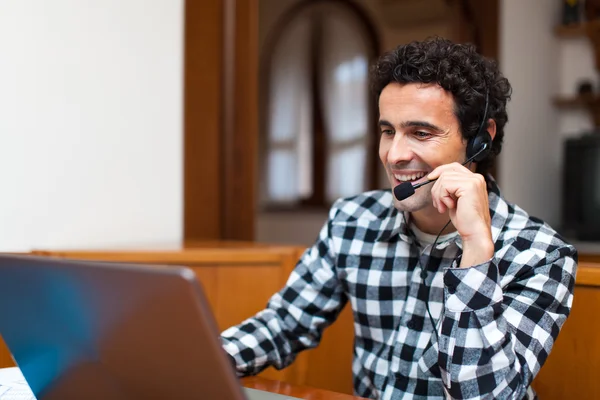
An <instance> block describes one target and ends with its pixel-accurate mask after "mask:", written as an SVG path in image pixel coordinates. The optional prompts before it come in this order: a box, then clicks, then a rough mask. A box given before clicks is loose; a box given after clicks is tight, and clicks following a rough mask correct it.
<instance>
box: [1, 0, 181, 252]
mask: <svg viewBox="0 0 600 400" xmlns="http://www.w3.org/2000/svg"><path fill="white" fill-rule="evenodd" d="M182 14H183V2H182V0H153V1H146V0H87V1H80V0H53V1H47V0H7V1H6V0H5V1H2V2H1V3H0V88H1V89H0V188H1V189H0V190H1V192H0V251H22V250H29V249H31V248H98V247H103V248H107V247H125V246H129V247H131V246H137V245H142V246H144V245H151V244H167V243H169V244H170V243H176V242H179V241H180V240H181V236H182V133H181V131H182V98H181V97H182V54H183V53H182V40H183V39H182V26H183V18H182V16H183V15H182Z"/></svg>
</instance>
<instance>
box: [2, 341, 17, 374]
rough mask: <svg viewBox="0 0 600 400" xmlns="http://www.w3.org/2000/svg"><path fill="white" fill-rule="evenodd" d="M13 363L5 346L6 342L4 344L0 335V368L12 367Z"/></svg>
mask: <svg viewBox="0 0 600 400" xmlns="http://www.w3.org/2000/svg"><path fill="white" fill-rule="evenodd" d="M14 365H15V363H14V362H13V360H12V357H11V356H10V353H9V352H8V349H7V348H6V344H4V340H2V337H1V336H0V368H6V367H13V366H14Z"/></svg>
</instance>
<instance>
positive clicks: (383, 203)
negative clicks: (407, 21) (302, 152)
mask: <svg viewBox="0 0 600 400" xmlns="http://www.w3.org/2000/svg"><path fill="white" fill-rule="evenodd" d="M372 81H373V88H374V91H375V93H376V95H377V97H378V104H379V114H380V119H379V127H380V133H381V137H380V145H379V156H380V158H381V162H382V163H383V165H384V167H385V169H386V171H387V176H388V179H389V181H390V183H391V186H392V187H393V188H396V187H399V190H398V189H397V190H396V191H395V193H396V195H397V197H398V198H395V197H394V195H393V194H392V192H391V191H389V190H385V191H372V192H367V193H363V194H360V195H358V196H355V197H353V198H349V199H342V200H338V201H337V202H336V203H335V204H334V205H333V206H332V208H331V211H330V213H329V218H328V221H327V223H326V224H325V225H324V226H323V228H322V230H321V232H320V235H319V238H318V240H317V242H316V243H315V245H314V246H313V247H311V248H309V249H308V250H307V251H306V252H305V253H304V255H303V256H302V258H301V259H300V261H299V262H298V264H297V266H296V268H295V270H294V271H293V273H292V275H291V276H290V278H289V280H288V282H287V284H286V286H285V287H284V288H283V289H282V290H281V291H280V292H279V293H277V294H275V295H274V296H273V297H272V298H271V299H270V301H269V303H268V306H267V308H266V309H265V310H263V311H261V312H260V313H258V314H257V315H256V316H254V317H253V318H250V319H248V320H246V321H244V322H242V323H241V324H240V325H238V326H235V327H232V328H229V329H228V330H226V331H225V332H223V333H222V340H223V346H224V349H225V350H226V351H227V352H228V353H229V354H230V356H231V357H232V359H233V360H234V362H235V365H236V369H237V371H238V374H239V375H240V376H242V375H249V374H256V373H258V372H260V371H261V370H263V369H264V368H266V367H267V366H271V365H272V366H274V367H276V368H283V367H285V366H287V365H289V364H290V363H291V362H292V361H293V360H294V358H295V356H296V355H297V353H298V352H299V351H301V350H304V349H307V348H311V347H314V346H317V344H318V342H319V339H320V337H321V334H322V331H323V329H324V328H325V327H326V326H328V325H329V324H331V323H332V322H334V320H335V319H336V317H337V316H338V314H339V312H340V310H341V308H342V307H343V306H344V305H345V303H346V302H348V301H349V303H350V305H351V307H352V310H353V315H354V321H355V324H354V326H355V354H354V360H353V368H352V369H353V373H354V389H355V392H356V394H357V395H360V396H364V397H371V398H382V399H398V398H446V397H451V398H486V399H487V398H489V399H492V398H493V399H506V398H511V399H513V398H515V399H517V398H534V397H535V394H534V392H533V390H532V389H531V387H530V384H531V381H532V380H533V378H534V377H535V376H536V374H537V373H538V372H539V370H540V368H541V366H542V365H543V364H544V362H545V360H546V358H547V357H548V355H549V353H550V351H551V349H552V346H553V343H554V341H555V340H556V338H557V336H558V333H559V331H560V329H561V327H562V325H563V324H564V322H565V320H566V318H567V316H568V314H569V312H570V309H571V304H572V301H573V286H574V280H575V273H576V262H577V253H576V251H575V249H574V248H573V247H572V246H570V245H569V244H567V243H565V241H564V240H563V239H562V238H561V237H560V236H559V235H558V234H557V233H556V232H555V231H554V230H553V229H552V228H551V227H549V226H548V225H546V224H545V223H544V222H542V221H540V220H538V219H536V218H533V217H530V216H529V215H528V214H527V213H526V212H525V211H524V210H522V209H521V208H519V207H518V206H516V205H513V204H510V203H508V202H507V201H506V200H505V199H504V198H503V197H502V195H501V194H500V191H499V189H498V186H497V185H496V183H495V182H494V180H493V179H492V177H491V176H489V175H487V174H486V172H487V169H488V168H489V167H490V164H491V161H492V159H493V157H494V156H495V155H497V154H498V153H499V152H500V150H501V146H502V139H503V136H504V126H505V124H506V122H507V120H508V118H507V113H506V102H507V100H508V99H509V98H510V94H511V87H510V84H509V82H508V80H507V79H506V78H504V77H503V76H502V75H501V73H500V72H499V71H498V68H497V65H496V63H494V62H493V61H490V60H487V59H485V58H483V57H482V56H480V55H478V54H477V53H476V52H475V49H474V48H473V47H472V46H468V45H457V44H453V43H451V42H449V41H446V40H443V39H439V38H434V39H429V40H426V41H424V42H414V43H410V44H407V45H403V46H400V47H398V48H397V49H395V50H394V51H392V52H390V53H388V54H385V55H384V56H382V57H381V58H380V59H379V60H378V62H377V64H376V65H375V66H374V68H373V70H372ZM428 180H434V182H432V183H429V184H427V185H424V186H422V187H419V188H415V187H416V185H417V184H419V183H424V182H427V181H428ZM400 185H401V186H400ZM407 185H408V186H407ZM412 192H414V194H412V195H410V194H411V193H412Z"/></svg>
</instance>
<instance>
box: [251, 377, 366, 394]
mask: <svg viewBox="0 0 600 400" xmlns="http://www.w3.org/2000/svg"><path fill="white" fill-rule="evenodd" d="M242 385H243V386H244V387H247V388H251V389H259V390H264V391H266V392H271V393H278V394H283V395H286V396H291V397H298V398H299V399H309V400H364V399H365V398H364V397H357V396H351V395H349V394H343V393H336V392H332V391H329V390H323V389H315V388H311V387H308V386H300V385H292V384H289V383H285V382H279V381H274V380H271V379H265V378H261V377H258V376H253V377H248V378H242Z"/></svg>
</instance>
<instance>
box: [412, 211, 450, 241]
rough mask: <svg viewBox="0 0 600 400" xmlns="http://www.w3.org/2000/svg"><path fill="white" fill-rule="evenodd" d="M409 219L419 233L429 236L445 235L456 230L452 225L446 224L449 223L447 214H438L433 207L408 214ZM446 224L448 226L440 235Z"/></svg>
mask: <svg viewBox="0 0 600 400" xmlns="http://www.w3.org/2000/svg"><path fill="white" fill-rule="evenodd" d="M410 219H411V222H412V223H413V224H415V226H416V227H417V228H419V230H420V231H422V232H425V233H428V234H430V235H437V234H440V235H445V234H447V233H450V232H454V231H455V230H456V228H455V227H454V225H452V223H450V224H448V221H450V216H449V215H448V213H447V212H446V213H444V214H440V213H439V212H438V211H437V210H436V209H435V208H434V207H433V206H431V207H427V208H424V209H422V210H419V211H415V212H412V213H410ZM446 224H448V226H447V227H446V228H445V229H444V230H443V232H441V233H440V230H441V229H442V228H443V227H444V225H446Z"/></svg>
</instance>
